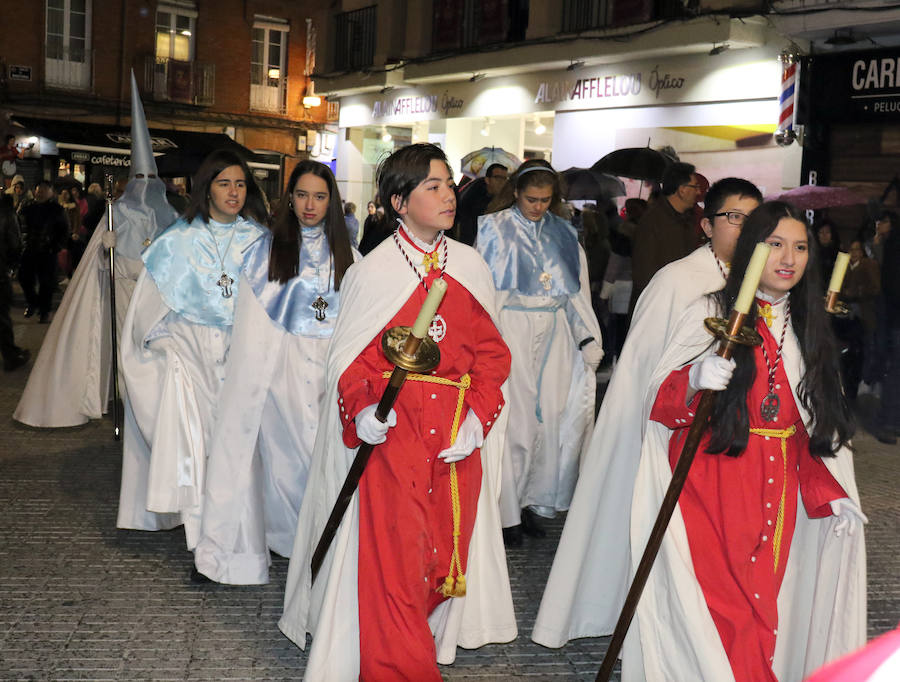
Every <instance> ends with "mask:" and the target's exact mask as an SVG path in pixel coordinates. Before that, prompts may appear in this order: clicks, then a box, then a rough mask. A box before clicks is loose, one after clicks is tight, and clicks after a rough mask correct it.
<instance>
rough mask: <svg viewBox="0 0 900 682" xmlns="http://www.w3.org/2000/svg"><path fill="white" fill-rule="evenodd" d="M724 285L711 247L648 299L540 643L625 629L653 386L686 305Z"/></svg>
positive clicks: (567, 537) (567, 535)
mask: <svg viewBox="0 0 900 682" xmlns="http://www.w3.org/2000/svg"><path fill="white" fill-rule="evenodd" d="M724 285H725V280H724V278H723V277H722V274H721V272H720V270H719V268H718V266H717V265H716V261H715V258H714V256H713V255H712V252H711V251H710V249H709V247H707V246H702V247H700V248H698V249H696V250H695V251H694V252H693V253H691V254H690V255H689V256H686V257H685V258H682V259H680V260H677V261H675V262H674V263H670V264H668V265H667V266H665V267H664V268H662V269H661V270H660V271H659V272H658V273H656V275H655V276H654V277H653V279H651V280H650V283H649V284H648V285H647V288H646V289H644V291H643V293H642V294H641V297H640V298H639V299H638V302H637V306H636V307H635V311H634V317H633V320H632V323H631V328H630V330H629V332H628V338H627V339H626V341H625V345H624V347H623V348H622V353H621V355H620V356H619V360H618V363H617V365H616V369H615V371H614V372H613V374H612V378H611V379H610V382H609V386H608V388H607V390H606V396H605V398H604V400H603V404H602V405H601V407H600V414H599V415H598V417H597V422H596V424H595V426H594V432H593V435H592V436H591V439H590V443H589V446H588V448H587V450H586V452H585V455H584V457H583V459H582V462H581V471H580V473H579V478H578V483H577V485H576V487H575V494H574V497H573V499H572V505H571V508H570V509H569V514H568V517H567V518H566V525H565V527H564V528H563V533H562V537H561V538H560V542H559V546H558V548H557V550H556V556H555V557H554V559H553V567H552V569H551V571H550V577H549V579H548V581H547V587H546V588H545V589H544V596H543V598H542V599H541V605H540V608H539V610H538V615H537V619H536V621H535V625H534V630H533V631H532V635H531V638H532V639H533V640H534V641H535V642H537V643H538V644H542V645H544V646H548V647H560V646H562V645H563V644H565V643H566V642H567V641H568V640H570V639H575V638H578V637H596V636H600V635H609V634H611V633H612V631H613V630H614V629H615V625H616V620H617V619H618V617H619V611H621V609H622V605H623V604H624V602H625V594H626V593H627V591H628V585H629V582H630V578H631V560H630V556H629V553H628V551H627V549H628V542H629V540H628V538H629V529H628V524H629V518H630V513H631V496H632V490H633V488H634V480H635V477H636V476H637V469H638V462H639V457H640V450H641V437H642V430H643V416H642V410H643V399H644V392H645V391H646V389H647V386H648V385H649V383H650V377H651V375H652V372H653V369H654V368H655V367H656V363H657V362H658V361H659V359H660V357H661V356H662V354H663V351H664V349H665V348H666V346H667V345H668V343H669V341H670V339H671V337H672V334H673V333H674V331H675V322H677V320H678V318H679V316H680V315H681V313H682V312H683V311H684V309H685V307H686V306H687V305H688V304H689V303H690V302H691V301H693V300H694V299H696V298H697V297H698V296H701V295H702V294H705V293H709V292H711V291H715V290H717V289H720V288H722V287H723V286H724Z"/></svg>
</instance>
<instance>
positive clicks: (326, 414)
mask: <svg viewBox="0 0 900 682" xmlns="http://www.w3.org/2000/svg"><path fill="white" fill-rule="evenodd" d="M447 249H448V257H447V273H448V274H449V275H450V276H451V277H453V278H454V279H456V280H457V281H458V282H459V283H460V284H462V285H463V286H464V287H465V288H466V289H468V290H469V292H470V293H471V294H472V295H473V296H474V297H475V299H476V300H477V301H478V302H479V303H480V304H481V305H482V306H483V307H484V309H485V310H486V311H487V312H488V314H490V315H491V317H492V319H493V320H494V321H495V324H496V320H497V306H496V291H495V290H494V287H493V281H492V279H491V275H490V272H489V271H488V269H487V266H486V265H485V263H484V261H482V260H481V258H480V257H479V256H478V254H477V253H476V252H475V251H474V250H473V249H471V248H469V247H468V246H465V245H463V244H459V243H457V242H455V241H453V240H448V243H447ZM416 286H419V282H418V278H417V277H416V276H415V275H414V274H413V272H412V271H411V269H410V267H409V265H408V264H407V263H406V261H405V260H404V257H403V255H402V254H401V253H400V251H399V250H398V249H397V246H396V244H394V242H393V241H392V240H390V239H388V240H385V241H384V242H382V243H381V244H380V245H379V246H378V247H377V248H376V249H375V250H373V251H372V252H371V253H370V254H369V255H368V256H367V257H366V258H364V259H363V260H362V261H360V262H359V263H357V264H355V265H353V266H351V267H350V269H349V270H348V271H347V273H346V276H345V277H344V280H343V282H342V284H341V312H340V315H339V316H338V321H337V326H336V328H335V332H334V336H333V337H332V343H331V346H330V347H329V351H328V358H327V361H326V374H325V381H326V391H325V399H324V401H323V403H322V407H321V414H322V418H321V424H320V429H319V433H318V435H317V437H316V445H315V449H314V452H313V462H312V468H311V470H310V478H309V483H308V486H307V492H306V495H305V496H304V499H303V505H302V507H301V510H300V519H299V522H298V528H297V538H296V542H295V543H294V550H293V553H292V554H291V562H290V567H289V569H288V579H287V588H286V594H285V602H284V614H283V615H282V617H281V620H280V621H279V623H278V626H279V627H280V628H281V631H282V632H283V633H284V634H285V635H287V637H288V638H290V639H291V640H292V641H293V642H294V643H295V644H297V646H299V647H301V648H304V647H305V646H306V635H307V633H310V634H312V635H313V644H312V647H311V650H310V654H309V661H308V663H307V668H306V676H305V679H307V680H324V681H326V682H344V681H349V680H356V679H358V677H359V664H360V662H359V622H358V614H359V612H358V595H357V569H358V514H359V506H358V495H354V497H353V500H352V502H351V504H350V506H349V507H348V509H347V511H346V513H345V515H344V519H343V522H342V523H341V525H340V527H339V529H338V531H337V534H336V535H335V538H334V541H333V542H332V544H331V548H330V550H329V552H328V554H327V555H326V557H325V561H324V562H323V563H322V567H321V571H320V573H319V575H318V578H317V580H316V582H315V585H311V572H310V566H309V563H310V560H311V559H312V554H313V551H314V550H315V547H316V544H317V543H318V541H319V537H320V535H321V532H322V528H323V527H324V525H325V521H326V520H327V518H328V515H329V514H330V512H331V508H332V506H333V505H334V502H335V500H336V499H337V494H338V491H339V490H340V487H341V485H342V484H343V482H344V478H345V477H346V474H347V471H348V469H349V467H350V464H351V463H352V461H353V457H354V455H355V449H348V448H346V447H345V446H344V444H343V441H342V438H341V434H342V428H341V422H340V417H339V413H338V403H337V383H338V380H339V379H340V377H341V374H342V373H343V372H344V370H345V369H346V368H347V367H348V366H349V365H350V363H351V362H352V361H353V360H354V359H356V357H357V356H358V355H359V354H360V353H361V352H362V351H363V349H364V348H365V347H366V346H367V345H368V343H369V342H370V341H371V340H372V338H373V336H374V334H376V333H379V332H380V331H381V329H382V328H383V327H384V325H385V324H387V323H388V321H389V320H390V319H391V318H392V317H393V315H394V314H395V313H396V312H397V310H399V309H400V308H401V306H403V304H405V303H406V302H407V300H409V297H410V296H411V295H412V292H413V290H414V289H415V287H416ZM505 414H506V412H505V411H504V412H503V413H501V416H500V418H499V419H498V420H497V422H498V423H497V424H496V425H495V426H494V428H493V429H491V432H490V433H489V434H488V436H487V438H485V441H484V446H483V447H482V449H481V458H482V487H481V494H480V496H479V498H478V510H477V517H476V521H475V527H474V530H473V533H472V541H471V543H470V546H469V557H468V565H467V568H468V570H467V572H466V586H467V594H466V596H465V597H462V598H453V599H449V600H447V601H445V602H443V603H442V604H440V605H439V606H438V607H437V608H436V609H435V611H434V612H433V613H432V615H431V617H430V618H429V623H430V625H431V629H432V632H434V634H435V645H436V649H437V661H438V663H444V664H447V663H452V662H453V660H454V659H455V656H456V647H457V646H462V647H465V648H477V647H480V646H482V645H484V644H487V643H488V642H507V641H510V640H512V639H515V637H516V633H517V630H516V622H515V616H514V614H513V606H512V594H511V592H510V586H509V576H508V573H507V568H506V555H505V552H504V549H503V540H502V535H501V532H500V519H499V513H498V507H497V500H498V497H499V487H500V463H501V453H502V448H503V433H504V427H505Z"/></svg>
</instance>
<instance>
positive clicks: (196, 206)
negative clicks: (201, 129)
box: [184, 149, 269, 225]
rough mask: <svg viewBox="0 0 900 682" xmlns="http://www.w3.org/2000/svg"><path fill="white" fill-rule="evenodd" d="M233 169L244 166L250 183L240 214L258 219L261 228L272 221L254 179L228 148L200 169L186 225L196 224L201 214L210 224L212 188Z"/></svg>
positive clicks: (196, 175)
mask: <svg viewBox="0 0 900 682" xmlns="http://www.w3.org/2000/svg"><path fill="white" fill-rule="evenodd" d="M231 166H240V167H241V170H242V171H243V172H244V181H245V182H246V183H247V198H246V200H245V201H244V206H243V207H242V208H241V213H240V214H241V215H242V216H243V217H245V218H250V219H252V220H255V221H256V222H258V223H259V224H260V225H265V224H266V223H268V222H269V220H268V218H269V216H268V215H267V212H266V202H265V199H263V194H262V190H261V189H260V188H259V185H257V184H256V180H254V179H253V174H252V173H251V172H250V169H249V168H248V167H247V164H246V163H245V162H244V160H243V159H242V158H241V157H240V156H238V155H237V154H235V153H234V152H232V151H229V150H227V149H217V150H216V151H214V152H211V153H210V154H209V155H208V156H207V157H206V158H205V159H203V163H201V164H200V168H198V169H197V173H196V174H195V175H194V181H193V184H192V187H191V200H190V202H189V203H188V205H187V208H186V209H184V219H185V220H186V221H187V222H191V221H193V220H194V218H196V217H197V216H198V215H199V216H200V217H201V218H203V220H204V221H205V222H207V223H208V222H209V188H210V186H212V183H213V180H215V179H216V177H217V176H218V175H219V173H221V172H222V171H223V170H225V169H226V168H230V167H231Z"/></svg>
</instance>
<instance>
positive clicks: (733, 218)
mask: <svg viewBox="0 0 900 682" xmlns="http://www.w3.org/2000/svg"><path fill="white" fill-rule="evenodd" d="M720 216H725V217H726V218H727V220H728V222H729V223H730V224H732V225H743V224H744V221H745V220H747V216H746V215H744V214H743V213H741V212H740V211H722V212H721V213H713V217H714V218H718V217H720Z"/></svg>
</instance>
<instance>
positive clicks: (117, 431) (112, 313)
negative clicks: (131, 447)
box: [106, 175, 121, 440]
mask: <svg viewBox="0 0 900 682" xmlns="http://www.w3.org/2000/svg"><path fill="white" fill-rule="evenodd" d="M106 230H107V231H108V232H115V225H114V224H113V176H112V175H107V176H106ZM108 252H109V336H110V340H111V341H112V352H111V356H112V388H113V396H112V403H113V404H112V417H113V438H115V440H119V438H120V436H121V423H120V418H119V343H118V337H117V335H116V247H115V246H110V247H109V249H108Z"/></svg>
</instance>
